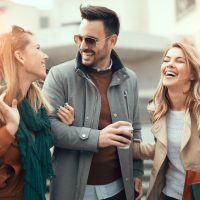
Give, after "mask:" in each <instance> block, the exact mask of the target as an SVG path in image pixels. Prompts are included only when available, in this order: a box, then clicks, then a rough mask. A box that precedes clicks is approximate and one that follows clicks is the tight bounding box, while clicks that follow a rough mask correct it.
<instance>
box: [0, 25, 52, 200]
mask: <svg viewBox="0 0 200 200" xmlns="http://www.w3.org/2000/svg"><path fill="white" fill-rule="evenodd" d="M47 59H48V56H47V55H46V54H45V53H43V52H42V51H41V50H40V45H39V44H38V43H37V42H36V41H35V39H34V37H33V35H32V33H30V32H28V31H25V30H23V29H22V28H20V27H18V26H13V28H12V31H11V32H9V33H5V34H2V35H0V77H1V78H0V79H1V81H0V86H1V94H0V122H1V123H0V124H1V128H0V199H4V200H22V199H23V200H44V199H45V190H46V179H47V178H50V177H51V176H52V175H53V171H52V166H51V155H50V151H49V149H50V147H51V146H52V137H51V134H50V123H49V119H48V116H47V112H49V111H50V105H49V103H48V102H47V101H46V100H45V98H44V96H43V95H42V94H41V92H40V89H39V87H38V85H37V83H36V82H35V81H36V80H40V79H44V78H45V76H46V69H45V65H46V61H47Z"/></svg>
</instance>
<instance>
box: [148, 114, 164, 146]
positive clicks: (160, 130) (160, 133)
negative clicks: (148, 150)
mask: <svg viewBox="0 0 200 200" xmlns="http://www.w3.org/2000/svg"><path fill="white" fill-rule="evenodd" d="M151 131H152V133H153V135H154V137H155V138H156V139H157V140H159V141H160V142H161V143H162V144H163V145H164V146H165V147H166V148H167V129H166V117H165V116H164V117H161V118H160V119H159V120H158V121H156V122H155V123H154V124H153V126H152V128H151Z"/></svg>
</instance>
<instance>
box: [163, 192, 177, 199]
mask: <svg viewBox="0 0 200 200" xmlns="http://www.w3.org/2000/svg"><path fill="white" fill-rule="evenodd" d="M163 196H164V200H178V199H175V198H173V197H169V196H167V195H165V194H164V193H163Z"/></svg>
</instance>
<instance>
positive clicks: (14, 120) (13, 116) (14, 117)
mask: <svg viewBox="0 0 200 200" xmlns="http://www.w3.org/2000/svg"><path fill="white" fill-rule="evenodd" d="M5 96H6V92H3V93H2V94H1V95H0V113H1V115H2V116H3V119H4V120H5V123H6V128H7V129H8V131H9V132H10V134H11V135H13V136H14V135H15V133H16V132H17V129H18V126H19V120H20V116H19V112H18V110H17V100H16V99H13V101H12V106H11V107H10V106H8V105H7V104H6V103H5V102H4V97H5Z"/></svg>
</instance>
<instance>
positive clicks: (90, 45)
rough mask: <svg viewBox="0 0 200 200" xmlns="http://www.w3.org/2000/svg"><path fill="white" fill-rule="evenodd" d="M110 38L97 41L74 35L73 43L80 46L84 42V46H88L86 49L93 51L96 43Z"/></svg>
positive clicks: (88, 37) (92, 38) (89, 37)
mask: <svg viewBox="0 0 200 200" xmlns="http://www.w3.org/2000/svg"><path fill="white" fill-rule="evenodd" d="M110 37H112V35H110V36H108V37H105V38H101V39H97V38H94V37H91V36H86V37H84V36H81V35H74V42H75V43H76V44H77V45H78V46H80V45H81V43H82V42H83V41H84V42H85V43H86V45H87V46H88V48H90V49H93V48H95V47H96V45H97V43H98V42H101V41H103V40H106V39H108V38H110Z"/></svg>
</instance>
